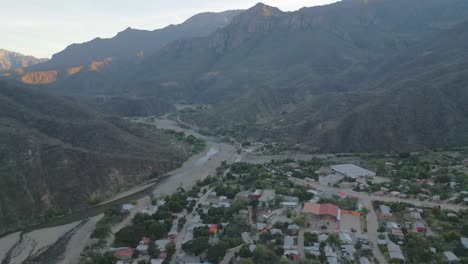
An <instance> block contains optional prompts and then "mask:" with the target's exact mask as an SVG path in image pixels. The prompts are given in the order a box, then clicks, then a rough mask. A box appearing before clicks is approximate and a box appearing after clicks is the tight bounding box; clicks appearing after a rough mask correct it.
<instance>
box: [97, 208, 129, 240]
mask: <svg viewBox="0 0 468 264" xmlns="http://www.w3.org/2000/svg"><path fill="white" fill-rule="evenodd" d="M127 215H128V213H127V212H123V211H122V210H121V208H120V206H119V205H115V206H112V207H111V208H109V209H107V210H106V211H105V212H104V217H103V218H102V219H101V220H99V222H97V224H96V228H95V229H94V231H93V232H92V233H91V238H97V239H99V240H105V239H106V238H107V237H108V236H109V234H110V231H111V229H112V226H113V225H115V224H117V223H119V222H120V221H122V220H123V219H124V218H125V217H126V216H127Z"/></svg>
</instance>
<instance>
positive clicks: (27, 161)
mask: <svg viewBox="0 0 468 264" xmlns="http://www.w3.org/2000/svg"><path fill="white" fill-rule="evenodd" d="M189 155H190V146H188V145H187V144H186V143H185V142H181V141H179V140H177V139H176V138H175V137H173V136H170V135H167V134H165V133H163V132H158V131H153V130H147V129H143V128H142V127H140V126H136V125H134V124H132V123H129V122H127V121H124V120H122V119H120V118H115V117H108V116H104V115H102V114H99V113H96V112H94V111H91V110H89V109H88V107H86V106H83V105H80V104H77V103H76V102H74V101H73V100H72V99H66V98H62V97H59V96H55V95H51V94H48V93H45V92H42V91H38V90H34V89H30V88H22V87H20V86H18V84H15V83H8V82H4V81H0V233H3V232H5V231H8V230H10V229H14V228H18V227H21V226H25V225H29V224H34V223H40V222H43V221H46V220H48V219H50V218H51V217H54V216H57V215H62V214H67V213H69V212H73V211H76V210H81V209H84V208H86V207H88V206H89V204H88V203H92V202H93V201H100V200H102V199H106V198H110V197H112V196H113V195H115V194H117V193H119V192H122V191H123V190H126V189H128V188H131V187H133V186H135V185H136V184H138V183H141V182H144V181H147V180H149V179H150V175H163V173H164V172H167V171H169V170H171V169H174V168H177V167H178V166H180V165H181V164H182V162H183V161H185V159H186V158H187V157H188V156H189Z"/></svg>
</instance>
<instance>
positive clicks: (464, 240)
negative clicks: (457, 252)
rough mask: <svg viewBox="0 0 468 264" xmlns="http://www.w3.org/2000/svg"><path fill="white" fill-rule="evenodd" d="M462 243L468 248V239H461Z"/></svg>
mask: <svg viewBox="0 0 468 264" xmlns="http://www.w3.org/2000/svg"><path fill="white" fill-rule="evenodd" d="M460 242H461V243H462V244H463V247H465V248H468V237H460Z"/></svg>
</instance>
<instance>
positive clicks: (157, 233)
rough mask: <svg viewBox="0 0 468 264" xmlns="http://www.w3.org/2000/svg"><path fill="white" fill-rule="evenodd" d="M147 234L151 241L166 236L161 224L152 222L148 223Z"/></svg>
mask: <svg viewBox="0 0 468 264" xmlns="http://www.w3.org/2000/svg"><path fill="white" fill-rule="evenodd" d="M148 233H149V234H150V237H151V238H152V239H155V240H157V239H161V238H163V237H165V236H166V233H167V229H166V225H164V224H163V223H160V222H157V221H154V220H152V221H151V222H150V223H149V227H148Z"/></svg>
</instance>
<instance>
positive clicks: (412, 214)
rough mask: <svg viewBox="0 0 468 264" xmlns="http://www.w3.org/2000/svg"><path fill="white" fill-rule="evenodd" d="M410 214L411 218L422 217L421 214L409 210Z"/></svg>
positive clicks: (417, 218)
mask: <svg viewBox="0 0 468 264" xmlns="http://www.w3.org/2000/svg"><path fill="white" fill-rule="evenodd" d="M410 215H411V218H413V219H414V220H421V218H422V217H421V214H420V213H418V212H411V213H410Z"/></svg>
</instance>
